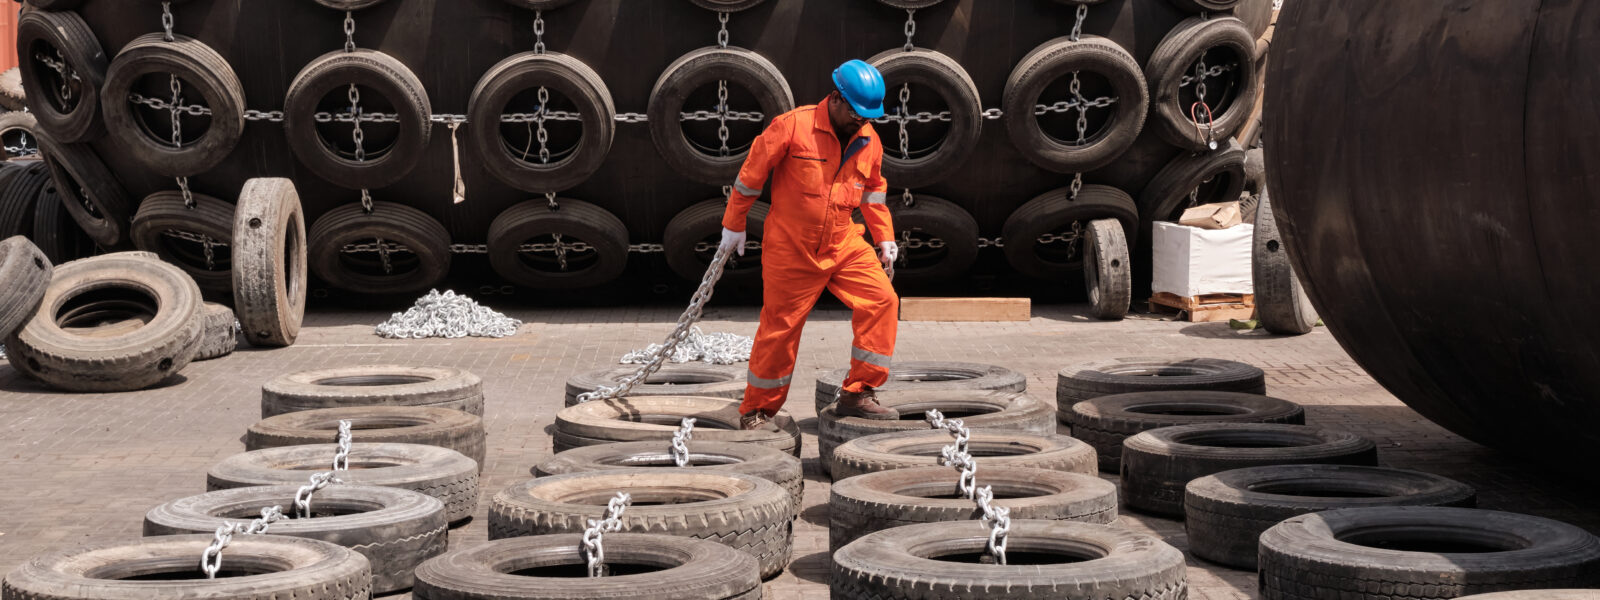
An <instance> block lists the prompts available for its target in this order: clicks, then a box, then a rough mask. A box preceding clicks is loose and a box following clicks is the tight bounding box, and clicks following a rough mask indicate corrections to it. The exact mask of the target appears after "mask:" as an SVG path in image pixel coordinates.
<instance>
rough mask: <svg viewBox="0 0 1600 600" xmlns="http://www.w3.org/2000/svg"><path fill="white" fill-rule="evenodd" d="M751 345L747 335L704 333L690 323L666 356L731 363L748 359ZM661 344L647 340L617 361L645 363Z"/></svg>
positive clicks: (674, 360) (674, 359) (676, 361)
mask: <svg viewBox="0 0 1600 600" xmlns="http://www.w3.org/2000/svg"><path fill="white" fill-rule="evenodd" d="M754 345H755V339H754V338H751V337H750V336H745V335H738V334H733V333H705V332H703V331H701V330H700V328H699V327H691V328H689V336H688V337H687V338H685V339H684V340H683V342H682V343H680V344H678V345H677V346H675V347H674V348H673V349H672V352H671V353H670V354H671V356H669V357H668V358H667V360H668V361H669V362H672V363H673V364H682V363H687V362H696V361H699V362H705V363H710V364H713V365H731V364H734V363H740V362H746V361H748V360H750V350H751V348H752V347H753V346H754ZM661 348H662V346H661V344H650V345H649V346H646V347H644V348H641V349H638V350H634V351H632V352H629V353H627V354H624V355H622V360H619V361H617V362H618V363H620V364H624V365H640V364H645V363H648V362H650V361H651V360H654V359H655V355H656V353H657V352H660V351H661Z"/></svg>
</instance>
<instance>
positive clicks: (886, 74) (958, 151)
mask: <svg viewBox="0 0 1600 600" xmlns="http://www.w3.org/2000/svg"><path fill="white" fill-rule="evenodd" d="M867 62H868V63H870V64H871V65H872V66H873V67H875V68H877V69H878V71H879V72H880V73H882V74H883V79H884V81H885V82H886V83H887V84H888V85H887V87H888V89H889V92H890V97H889V98H886V99H885V104H886V106H885V108H892V109H894V110H898V108H899V107H898V105H896V104H895V100H897V99H898V94H899V93H900V90H901V88H902V86H904V85H913V84H914V85H916V86H917V87H918V88H919V89H924V90H930V91H932V92H933V93H934V94H935V95H937V96H939V98H940V100H941V101H942V102H943V104H944V106H945V108H946V110H948V111H950V129H949V130H948V131H947V132H946V133H945V135H944V138H943V139H941V140H940V141H939V142H938V144H937V145H936V147H935V148H933V149H932V150H929V151H927V152H926V153H924V154H919V155H915V156H901V154H900V147H899V145H898V144H897V143H889V142H887V141H886V142H885V143H884V144H883V146H884V148H883V176H884V178H886V179H888V180H889V181H892V182H894V185H895V187H899V188H921V187H926V186H929V185H932V184H935V183H938V182H940V181H943V180H945V179H947V178H949V177H950V176H951V175H952V174H955V173H959V172H960V171H961V167H962V165H964V164H966V162H967V158H968V157H970V156H972V151H973V149H975V148H977V147H978V139H979V137H981V136H982V134H983V103H982V102H981V101H980V99H979V94H978V86H977V84H975V83H973V82H972V76H971V75H968V74H967V71H966V69H964V68H962V67H961V63H959V62H956V60H955V59H953V58H951V57H949V56H946V55H945V54H943V53H940V52H938V51H935V50H929V49H927V48H913V49H911V50H910V51H907V50H904V49H901V48H895V49H893V50H887V51H884V52H880V53H878V54H877V55H876V56H873V57H872V58H869V59H867ZM908 93H909V92H908ZM884 130H885V131H891V130H894V129H893V126H892V125H885V126H884Z"/></svg>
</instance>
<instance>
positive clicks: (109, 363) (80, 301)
mask: <svg viewBox="0 0 1600 600" xmlns="http://www.w3.org/2000/svg"><path fill="white" fill-rule="evenodd" d="M102 301H114V302H118V303H124V304H126V305H128V306H132V307H137V310H139V311H142V312H143V313H144V314H147V315H149V321H148V322H145V323H144V324H143V325H142V326H140V327H135V328H132V329H128V330H119V331H116V332H112V333H105V332H101V333H94V332H92V331H90V332H82V331H80V330H77V329H76V327H74V325H75V323H73V322H71V320H70V319H63V315H68V314H70V313H71V311H72V310H73V308H74V307H75V306H81V305H85V304H91V303H95V302H102ZM202 302H203V301H202V300H201V299H200V288H199V287H196V286H195V284H194V280H192V279H189V276H188V275H186V274H184V272H183V271H181V270H179V269H178V268H177V267H174V266H171V265H168V264H166V263H163V262H160V261H158V260H152V259H148V258H144V257H139V256H130V255H127V254H109V255H105V256H99V257H95V258H86V259H83V260H78V261H73V262H71V263H68V264H65V265H61V266H60V267H58V268H56V269H55V270H54V272H53V274H52V277H51V281H50V286H49V288H48V289H46V290H45V294H44V298H43V299H42V300H41V301H40V302H39V308H38V310H36V311H35V312H34V314H33V316H32V318H31V319H30V320H29V321H28V322H27V324H26V325H24V326H23V327H22V328H21V329H18V330H16V331H14V332H13V333H12V334H11V336H10V337H9V338H7V339H6V351H7V358H9V359H10V361H11V366H12V368H15V369H16V370H17V371H19V372H22V373H24V374H26V375H28V376H29V377H32V378H33V379H35V380H37V381H40V382H43V383H45V384H47V385H49V386H51V387H54V388H56V389H60V390H65V391H72V392H126V391H133V390H139V389H144V388H147V387H150V386H153V385H156V384H158V383H161V382H162V381H164V380H166V379H167V378H168V377H171V376H172V375H174V374H176V373H177V372H178V371H181V370H183V367H184V366H186V365H188V364H189V361H191V360H193V359H194V356H195V353H196V352H197V351H198V350H199V348H200V334H201V328H200V325H201V323H202V319H201V318H200V317H201V305H202Z"/></svg>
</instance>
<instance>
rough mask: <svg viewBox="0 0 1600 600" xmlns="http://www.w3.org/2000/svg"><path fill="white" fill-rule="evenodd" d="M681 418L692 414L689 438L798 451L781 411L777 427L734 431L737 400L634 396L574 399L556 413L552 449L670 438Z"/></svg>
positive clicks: (796, 435)
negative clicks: (692, 431)
mask: <svg viewBox="0 0 1600 600" xmlns="http://www.w3.org/2000/svg"><path fill="white" fill-rule="evenodd" d="M685 418H694V419H696V422H695V429H694V439H696V440H699V441H705V442H738V443H745V444H760V445H762V446H768V447H771V448H777V449H779V450H782V451H784V452H788V453H789V454H791V455H794V456H799V455H800V428H799V427H798V426H797V425H796V424H795V422H794V419H793V418H790V417H789V414H788V413H787V412H783V411H779V412H778V415H777V418H775V419H774V420H773V422H774V423H775V424H776V425H777V427H778V430H777V431H770V430H766V431H740V430H739V401H738V400H730V399H727V398H704V397H695V396H639V397H636V398H615V399H611V400H601V401H595V402H587V403H584V404H579V405H577V406H574V407H571V408H564V409H561V411H560V412H557V413H556V424H555V434H554V435H553V436H552V443H553V445H554V448H555V451H556V452H564V451H566V450H571V449H573V448H577V447H580V446H593V445H596V444H608V443H611V442H639V441H661V442H666V441H668V440H671V439H672V434H673V432H675V431H677V430H678V427H679V426H680V423H681V422H682V421H683V419H685Z"/></svg>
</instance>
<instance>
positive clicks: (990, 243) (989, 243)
mask: <svg viewBox="0 0 1600 600" xmlns="http://www.w3.org/2000/svg"><path fill="white" fill-rule="evenodd" d="M1004 247H1006V242H1005V238H1001V237H997V238H994V239H992V240H991V239H989V238H986V237H979V238H978V249H979V250H982V249H984V248H1004Z"/></svg>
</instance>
